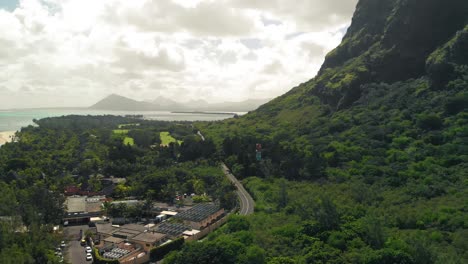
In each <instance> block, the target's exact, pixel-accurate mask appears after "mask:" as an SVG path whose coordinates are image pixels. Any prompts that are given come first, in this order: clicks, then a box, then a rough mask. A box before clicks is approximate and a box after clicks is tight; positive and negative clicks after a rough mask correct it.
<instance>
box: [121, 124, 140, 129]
mask: <svg viewBox="0 0 468 264" xmlns="http://www.w3.org/2000/svg"><path fill="white" fill-rule="evenodd" d="M139 125H140V124H139V123H135V124H120V125H119V129H121V128H124V127H132V126H139Z"/></svg>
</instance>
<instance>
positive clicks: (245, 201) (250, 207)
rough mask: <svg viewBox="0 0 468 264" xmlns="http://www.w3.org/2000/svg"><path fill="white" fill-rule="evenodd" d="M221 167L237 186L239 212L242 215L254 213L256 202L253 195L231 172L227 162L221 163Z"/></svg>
mask: <svg viewBox="0 0 468 264" xmlns="http://www.w3.org/2000/svg"><path fill="white" fill-rule="evenodd" d="M221 167H222V169H223V171H224V174H225V175H226V176H227V177H228V179H229V180H230V181H231V182H232V183H234V185H235V186H236V188H237V191H236V192H237V195H238V196H239V200H240V210H239V213H240V214H241V215H249V214H253V212H254V208H255V202H254V200H253V199H252V196H250V194H249V193H248V192H247V191H246V190H245V188H244V186H243V185H242V184H241V183H240V182H239V181H238V180H237V179H236V177H235V176H234V175H232V173H231V172H230V170H229V169H228V167H227V166H226V164H224V163H221Z"/></svg>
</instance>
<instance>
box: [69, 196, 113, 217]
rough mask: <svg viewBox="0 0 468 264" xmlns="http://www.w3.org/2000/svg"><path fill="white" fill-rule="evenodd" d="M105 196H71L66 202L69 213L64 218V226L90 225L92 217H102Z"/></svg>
mask: <svg viewBox="0 0 468 264" xmlns="http://www.w3.org/2000/svg"><path fill="white" fill-rule="evenodd" d="M105 200H106V197H105V196H93V197H88V196H78V195H75V196H69V197H67V199H66V200H65V205H66V207H67V212H66V214H65V216H64V217H63V223H64V224H71V223H88V222H89V221H90V219H91V218H92V217H98V216H102V213H103V211H102V203H103V202H104V201H105Z"/></svg>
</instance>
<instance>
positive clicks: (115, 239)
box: [104, 236, 124, 244]
mask: <svg viewBox="0 0 468 264" xmlns="http://www.w3.org/2000/svg"><path fill="white" fill-rule="evenodd" d="M104 241H105V242H110V243H114V244H119V243H121V242H122V241H124V239H123V238H119V237H113V236H110V237H106V239H104Z"/></svg>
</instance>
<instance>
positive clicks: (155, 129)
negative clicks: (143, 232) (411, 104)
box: [0, 116, 236, 263]
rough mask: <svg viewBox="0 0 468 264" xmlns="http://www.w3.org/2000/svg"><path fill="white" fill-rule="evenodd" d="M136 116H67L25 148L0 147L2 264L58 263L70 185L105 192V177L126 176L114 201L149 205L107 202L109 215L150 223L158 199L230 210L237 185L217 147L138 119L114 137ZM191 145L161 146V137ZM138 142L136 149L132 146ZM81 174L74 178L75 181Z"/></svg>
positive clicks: (41, 125)
mask: <svg viewBox="0 0 468 264" xmlns="http://www.w3.org/2000/svg"><path fill="white" fill-rule="evenodd" d="M132 121H133V119H132V118H123V117H114V116H104V117H89V116H86V117H84V116H66V117H57V118H46V119H41V120H36V121H35V122H36V123H37V124H38V126H37V127H33V126H29V127H25V128H23V129H22V130H21V131H20V132H19V133H18V142H15V143H8V144H5V145H4V146H2V147H1V148H0V187H1V189H2V194H1V195H0V203H1V206H0V260H1V261H0V262H2V263H13V262H14V261H18V262H20V263H58V261H59V259H58V257H56V256H55V255H54V249H55V248H56V247H57V244H58V243H59V241H61V240H64V237H62V235H61V234H53V233H52V225H54V224H60V223H61V221H62V216H63V214H64V209H65V208H64V205H63V203H64V196H63V190H64V189H65V187H66V186H70V185H76V186H83V185H86V186H88V188H89V190H91V191H99V190H101V189H102V188H104V187H105V186H104V185H103V183H102V182H101V178H102V175H105V176H107V175H113V176H116V177H124V178H126V179H127V181H126V183H121V184H119V185H117V187H116V188H115V192H114V193H113V198H114V199H119V198H124V197H126V196H135V197H137V198H138V199H141V200H144V201H145V203H143V204H141V205H139V206H137V207H130V206H125V205H119V206H110V205H109V204H106V211H107V213H108V215H111V216H115V217H124V218H127V219H128V218H141V217H147V216H146V215H145V211H146V210H147V209H148V206H149V205H151V203H152V201H153V200H154V199H158V200H160V201H161V200H162V201H165V202H169V203H174V202H175V201H174V198H175V197H176V194H183V193H199V194H202V193H205V192H206V193H207V195H208V196H209V197H210V199H212V200H213V201H217V202H220V203H221V204H222V205H223V206H224V207H225V208H232V207H234V206H235V204H236V196H235V194H234V192H233V187H232V185H231V184H230V182H229V181H228V180H227V179H226V178H225V177H224V175H223V173H222V172H221V170H220V168H219V165H218V164H217V162H216V161H213V157H214V156H213V154H214V153H215V149H214V144H213V143H212V142H211V141H200V140H196V138H197V136H196V135H194V134H193V131H192V127H191V125H190V124H189V123H184V122H180V123H169V122H160V121H144V120H139V123H140V126H138V128H135V129H131V130H129V131H128V132H127V133H126V134H125V133H115V130H117V129H116V128H117V127H118V125H119V124H122V123H125V124H126V123H130V122H132ZM161 131H169V132H170V133H171V134H172V135H174V136H176V137H177V138H181V139H184V143H183V144H182V145H181V146H179V145H177V144H170V145H169V146H167V147H161V146H160V138H159V133H160V132H161ZM127 136H128V137H131V138H132V139H133V140H134V144H133V145H129V144H125V143H124V141H123V139H124V137H127ZM72 175H75V176H72Z"/></svg>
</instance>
